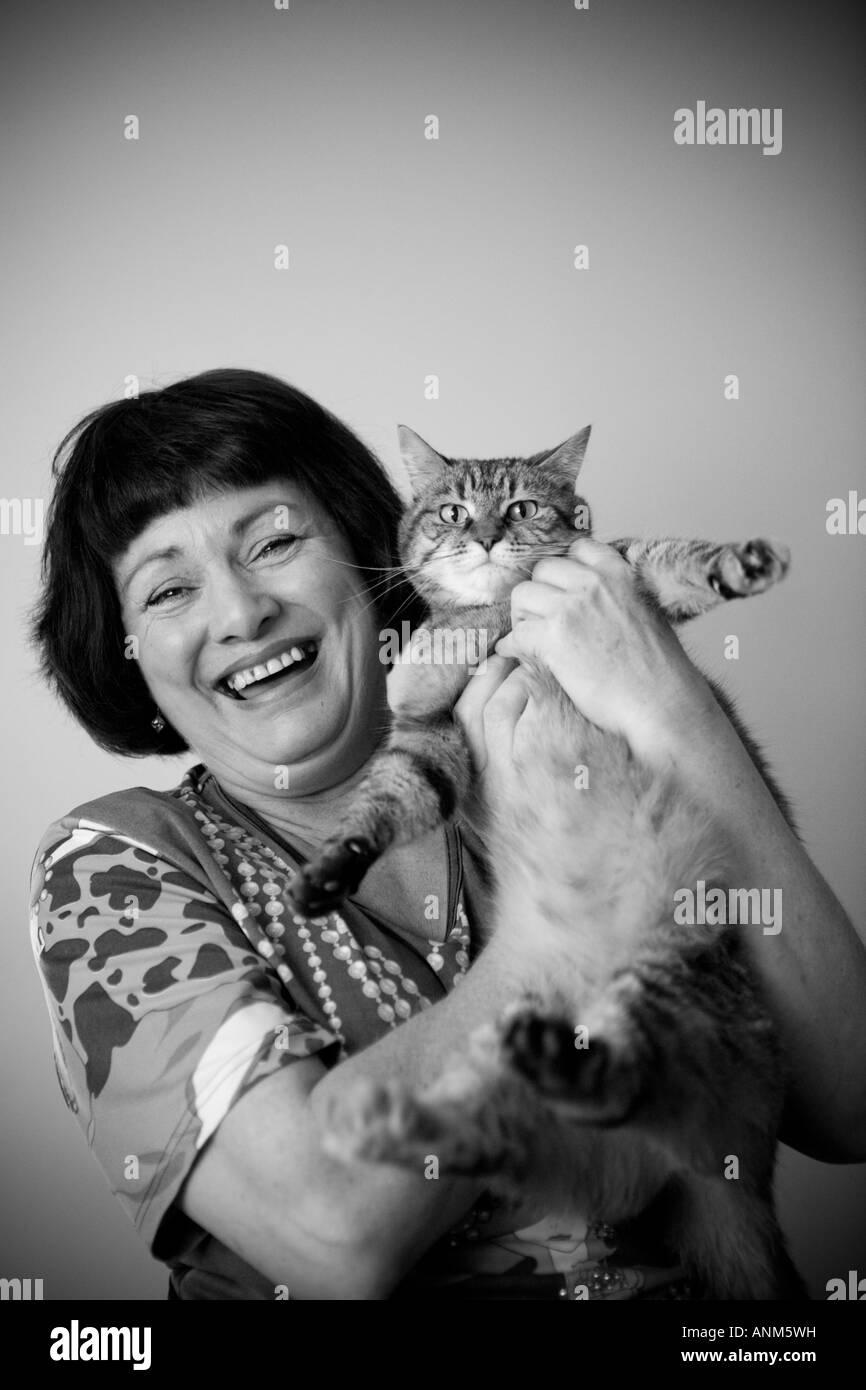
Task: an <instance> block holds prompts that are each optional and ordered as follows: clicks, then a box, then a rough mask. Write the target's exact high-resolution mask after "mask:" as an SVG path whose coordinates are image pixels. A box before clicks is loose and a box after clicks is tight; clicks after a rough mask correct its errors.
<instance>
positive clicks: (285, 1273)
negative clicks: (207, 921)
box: [179, 657, 542, 1299]
mask: <svg viewBox="0 0 866 1390" xmlns="http://www.w3.org/2000/svg"><path fill="white" fill-rule="evenodd" d="M513 666H514V663H513V662H507V661H505V660H503V659H501V658H495V657H493V658H491V659H490V660H489V661H488V662H487V668H486V669H481V670H479V671H478V672H477V674H475V675H474V676H473V678H472V680H471V681H470V685H469V687H468V688H467V690H466V692H464V694H463V696H461V699H460V701H459V703H458V706H457V708H456V711H455V712H456V714H457V716H458V718H459V719H460V720H461V723H462V724H463V726H464V729H465V731H466V733H467V736H470V737H471V738H472V740H473V743H474V744H475V745H477V746H480V748H481V755H480V756H479V767H480V766H481V764H482V763H483V745H484V742H485V739H486V740H487V742H488V743H489V744H490V745H491V746H492V747H495V749H496V752H497V757H498V758H500V759H501V761H502V765H503V767H504V768H510V767H511V766H512V763H513V755H512V748H511V740H512V738H513V735H514V731H515V727H516V725H517V721H518V716H519V714H520V712H521V710H522V709H523V708H524V706H525V704H526V695H525V692H523V691H522V689H521V688H520V687H519V685H517V684H515V682H514V681H511V682H510V683H509V682H508V681H507V680H506V679H505V678H506V676H508V674H509V672H510V671H511V670H512V669H513ZM503 682H504V684H503ZM494 692H495V695H496V698H495V699H491V696H492V695H493V694H494ZM519 991H520V981H519V980H518V979H515V978H514V976H513V975H512V973H511V966H510V962H509V961H507V960H506V959H505V958H500V951H499V947H498V944H497V941H496V938H495V936H494V937H493V939H492V941H491V942H490V944H489V945H488V946H486V947H485V949H484V951H483V952H482V953H481V955H480V956H479V958H478V959H477V960H476V961H475V962H474V964H473V965H472V966H471V968H470V969H469V970H468V972H467V973H466V975H465V977H464V978H463V979H462V980H461V982H460V985H459V987H458V988H456V989H454V990H453V991H452V992H451V993H450V994H448V995H447V996H446V997H445V998H444V999H442V1000H440V1001H439V1002H438V1003H436V1004H434V1005H433V1007H432V1008H430V1009H427V1010H425V1011H424V1012H423V1013H420V1014H417V1015H415V1016H414V1017H413V1018H410V1019H408V1020H407V1021H406V1022H405V1023H403V1024H401V1025H400V1026H399V1027H398V1028H396V1029H394V1030H393V1031H392V1032H390V1033H388V1034H386V1036H385V1037H384V1038H382V1039H380V1040H379V1041H378V1042H376V1043H373V1044H371V1045H370V1046H369V1047H367V1048H365V1049H364V1050H363V1051H362V1052H359V1053H358V1054H356V1055H355V1056H353V1057H350V1058H348V1059H347V1060H345V1061H343V1062H341V1063H339V1065H337V1066H335V1067H333V1068H332V1069H331V1070H330V1071H326V1070H325V1067H324V1066H323V1064H322V1063H321V1062H320V1061H318V1060H317V1059H316V1058H310V1059H304V1060H300V1061H298V1062H295V1063H293V1064H292V1066H291V1067H286V1068H283V1069H282V1070H281V1071H279V1072H277V1073H275V1074H274V1075H273V1076H269V1077H267V1078H265V1079H264V1080H263V1081H261V1082H259V1083H258V1084H257V1085H256V1086H254V1087H252V1088H251V1089H250V1090H249V1091H248V1092H247V1093H246V1094H245V1095H243V1096H242V1097H241V1098H240V1099H239V1100H238V1101H237V1102H236V1103H235V1105H234V1106H233V1108H232V1109H231V1111H230V1112H229V1113H228V1115H226V1117H225V1119H224V1120H223V1121H222V1123H221V1124H220V1126H219V1128H218V1129H217V1131H216V1133H215V1134H214V1136H213V1138H212V1139H211V1140H210V1142H209V1143H208V1145H207V1147H206V1148H205V1150H204V1151H203V1153H202V1154H201V1156H200V1157H199V1158H198V1160H197V1162H196V1164H195V1167H194V1168H193V1169H192V1172H191V1174H190V1176H189V1178H188V1179H187V1181H186V1183H185V1185H184V1188H183V1190H182V1192H181V1194H180V1199H179V1204H180V1206H181V1208H182V1210H183V1211H185V1212H186V1213H187V1215H189V1216H190V1217H191V1218H192V1219H193V1220H194V1221H196V1222H197V1223H198V1224H199V1225H200V1226H202V1227H203V1228H204V1229H205V1230H207V1231H210V1232H211V1233H212V1234H213V1235H215V1236H216V1237H217V1238H218V1239H219V1240H221V1241H222V1242H223V1243H224V1244H225V1245H227V1246H228V1247H229V1248H230V1249H232V1250H234V1251H235V1252H236V1253H237V1254H238V1255H240V1256H241V1258H242V1259H245V1260H246V1261H247V1262H248V1263H249V1264H251V1265H252V1266H253V1268H254V1269H258V1270H260V1271H261V1272H262V1273H263V1274H264V1275H265V1276H266V1277H267V1278H269V1279H272V1280H273V1282H274V1284H275V1285H276V1284H285V1285H287V1286H288V1288H289V1291H290V1293H292V1294H293V1296H294V1297H296V1298H300V1299H380V1298H387V1297H388V1295H389V1294H390V1292H391V1291H392V1290H393V1289H394V1287H395V1286H396V1285H397V1284H398V1283H399V1282H400V1280H401V1279H402V1278H403V1277H404V1275H405V1274H407V1273H408V1272H409V1270H410V1269H411V1268H412V1267H413V1266H414V1265H415V1264H416V1263H417V1261H418V1260H419V1259H420V1258H421V1256H422V1255H423V1254H424V1253H425V1252H426V1251H427V1250H428V1249H429V1248H430V1246H432V1245H433V1244H434V1243H435V1242H436V1240H438V1239H439V1237H440V1236H442V1235H444V1234H445V1233H446V1232H447V1231H448V1230H450V1229H451V1227H452V1226H454V1225H455V1224H456V1222H457V1221H458V1220H459V1219H460V1217H461V1216H462V1215H463V1214H464V1213H465V1212H467V1211H468V1210H469V1209H470V1208H471V1206H472V1205H473V1203H474V1202H475V1201H476V1199H477V1198H478V1197H479V1196H480V1195H481V1192H482V1191H483V1188H484V1184H483V1183H480V1182H478V1181H474V1180H473V1181H470V1180H468V1179H453V1178H447V1177H443V1178H440V1179H436V1180H428V1179H426V1178H425V1177H424V1175H423V1173H421V1172H419V1173H417V1174H416V1173H411V1172H406V1171H403V1170H402V1169H399V1168H396V1167H377V1166H375V1165H372V1164H364V1163H352V1164H350V1165H347V1164H343V1163H341V1162H338V1161H336V1160H334V1159H332V1158H330V1157H328V1155H327V1154H325V1153H324V1152H323V1150H322V1147H321V1127H322V1124H323V1122H326V1121H327V1117H328V1113H329V1111H330V1108H331V1107H332V1106H334V1105H337V1104H339V1103H340V1101H341V1099H342V1098H344V1097H345V1096H346V1095H348V1094H349V1093H350V1092H351V1091H352V1090H353V1089H354V1087H355V1086H356V1085H357V1084H358V1082H359V1081H362V1080H363V1081H366V1082H367V1083H371V1082H372V1083H377V1082H378V1083H386V1082H393V1081H401V1082H403V1083H404V1084H405V1085H406V1086H407V1087H409V1088H411V1089H421V1088H423V1087H424V1086H425V1085H426V1084H428V1083H429V1082H430V1080H431V1079H432V1078H434V1077H435V1076H437V1075H438V1074H439V1073H440V1072H441V1071H442V1069H443V1067H444V1066H445V1064H446V1063H447V1062H448V1061H450V1060H453V1058H454V1056H455V1055H459V1054H460V1053H461V1052H463V1051H465V1047H466V1044H467V1041H468V1039H469V1037H470V1035H471V1034H472V1033H473V1032H474V1031H475V1030H476V1029H477V1028H478V1026H479V1024H480V1023H483V1022H484V1021H485V1020H486V1019H493V1018H496V1017H498V1016H499V1015H500V1014H501V1012H502V1010H503V1008H504V1007H505V1006H506V1005H507V1004H508V1003H510V1002H511V1001H512V1000H513V999H514V998H515V996H516V995H517V994H518V993H519ZM240 1194H243V1196H242V1197H241V1196H240ZM541 1214H542V1213H541V1212H540V1211H539V1210H537V1209H534V1208H533V1209H531V1210H530V1209H527V1210H526V1211H525V1212H521V1213H519V1214H516V1215H515V1214H513V1213H512V1215H513V1216H514V1219H513V1220H512V1222H511V1225H510V1228H511V1229H513V1228H514V1227H518V1228H519V1227H520V1226H521V1225H527V1224H529V1223H530V1222H531V1221H533V1220H536V1219H537V1218H538V1217H539V1216H540V1215H541ZM488 1229H491V1230H492V1225H491V1227H490V1228H488Z"/></svg>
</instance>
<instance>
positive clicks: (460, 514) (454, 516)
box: [439, 502, 469, 526]
mask: <svg viewBox="0 0 866 1390" xmlns="http://www.w3.org/2000/svg"><path fill="white" fill-rule="evenodd" d="M439 515H440V517H441V518H442V520H443V521H446V522H447V523H448V525H449V526H458V525H459V524H460V523H461V522H462V521H465V520H466V518H467V517H468V515H469V513H468V511H467V510H466V508H465V507H461V506H460V504H459V503H458V502H446V503H445V505H444V506H443V507H440V508H439Z"/></svg>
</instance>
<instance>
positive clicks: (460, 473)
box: [400, 425, 590, 608]
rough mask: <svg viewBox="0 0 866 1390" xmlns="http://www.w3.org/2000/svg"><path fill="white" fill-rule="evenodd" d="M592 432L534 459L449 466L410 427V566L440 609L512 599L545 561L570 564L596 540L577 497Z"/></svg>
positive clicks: (404, 536) (404, 442)
mask: <svg viewBox="0 0 866 1390" xmlns="http://www.w3.org/2000/svg"><path fill="white" fill-rule="evenodd" d="M588 439H589V427H587V428H586V429H585V430H581V432H580V433H579V434H576V435H573V436H572V438H571V439H568V440H566V442H565V443H564V444H561V445H560V446H559V447H558V448H557V449H552V450H550V451H548V452H545V453H541V454H534V455H532V457H531V458H526V459H520V458H501V459H446V458H444V457H443V456H442V455H441V454H437V453H436V451H435V450H434V449H431V447H430V445H429V444H426V443H425V442H424V440H423V439H421V437H420V436H419V435H417V434H415V432H414V430H410V429H408V428H407V427H406V426H405V425H401V426H400V446H401V449H402V453H403V459H404V462H405V464H406V467H407V469H408V471H409V475H410V477H411V479H412V488H413V493H414V496H413V500H412V502H411V504H410V506H409V508H408V509H407V511H406V514H405V516H404V518H403V521H402V524H401V528H400V557H401V560H402V562H403V564H404V565H405V566H406V569H407V572H408V576H409V578H410V579H411V581H412V583H413V584H414V585H415V588H416V589H417V590H418V591H419V592H420V593H421V594H423V596H424V597H425V598H426V599H427V600H428V601H429V602H430V603H432V604H434V605H436V604H444V605H448V606H450V607H458V608H459V607H470V606H473V605H484V604H490V603H496V602H499V601H501V600H503V599H506V598H507V597H508V595H509V594H510V593H511V590H512V589H513V588H514V586H515V584H517V583H519V582H520V580H522V579H526V578H528V577H529V574H530V572H531V570H532V566H533V565H534V564H535V562H536V561H537V560H540V559H541V558H542V557H543V556H545V555H564V554H566V552H567V551H568V548H569V546H570V545H571V543H572V541H573V540H574V539H575V536H576V534H577V533H578V532H580V533H581V534H583V535H588V534H589V533H590V516H589V508H588V507H587V505H586V503H585V502H584V500H583V498H582V497H580V496H579V494H578V493H577V490H576V484H577V477H578V474H579V472H580V467H581V464H582V462H583V456H584V453H585V452H586V444H587V440H588Z"/></svg>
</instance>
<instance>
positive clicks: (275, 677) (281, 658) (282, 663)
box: [217, 637, 319, 700]
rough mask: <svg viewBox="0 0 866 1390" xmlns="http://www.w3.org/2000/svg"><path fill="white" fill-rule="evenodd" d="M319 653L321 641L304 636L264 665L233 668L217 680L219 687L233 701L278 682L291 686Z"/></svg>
mask: <svg viewBox="0 0 866 1390" xmlns="http://www.w3.org/2000/svg"><path fill="white" fill-rule="evenodd" d="M318 654H319V643H318V642H317V641H316V639H315V638H312V637H309V638H304V639H303V640H302V641H300V642H293V643H292V644H291V645H290V646H287V647H286V648H285V649H284V650H283V651H281V652H278V653H276V654H275V655H274V656H272V657H269V658H268V660H267V661H264V662H262V663H261V664H258V665H253V666H247V667H244V668H243V669H242V670H238V671H232V673H231V675H229V676H226V677H225V679H224V680H221V681H218V682H217V689H218V690H219V691H220V693H221V694H223V695H227V696H228V697H229V699H232V700H251V699H254V698H255V697H256V695H257V694H259V693H260V692H261V693H264V692H265V691H266V690H272V689H274V688H275V687H276V686H278V685H280V686H282V685H290V684H291V682H292V681H293V680H296V679H297V678H298V677H299V676H300V675H301V674H302V673H303V672H305V671H309V669H310V667H311V666H312V665H313V664H314V663H315V661H316V658H317V656H318Z"/></svg>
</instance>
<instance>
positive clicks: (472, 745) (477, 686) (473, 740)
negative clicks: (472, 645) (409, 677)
mask: <svg viewBox="0 0 866 1390" xmlns="http://www.w3.org/2000/svg"><path fill="white" fill-rule="evenodd" d="M516 665H517V662H516V661H514V660H511V659H508V658H506V657H504V656H502V655H497V654H496V653H492V654H491V655H490V656H488V657H487V660H486V661H485V662H484V663H483V665H481V666H479V667H478V669H477V670H476V671H473V673H472V675H471V676H470V678H469V680H468V681H467V682H466V686H465V688H464V690H463V693H462V694H461V696H460V698H459V700H458V701H457V703H456V704H455V706H454V717H455V719H456V720H457V722H458V724H459V725H460V727H461V728H462V730H463V733H464V735H465V738H466V742H467V743H468V745H469V751H470V753H471V754H472V760H473V763H474V765H475V768H476V769H477V770H478V771H480V770H481V768H482V767H484V764H485V763H486V761H487V746H486V739H485V735H484V710H485V708H486V706H487V704H488V702H489V701H490V699H491V697H492V696H493V695H494V694H495V692H496V691H497V690H499V688H500V687H501V686H502V684H503V683H504V682H505V680H506V679H507V677H508V676H509V675H510V674H511V673H512V672H513V671H514V669H515V667H516Z"/></svg>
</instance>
